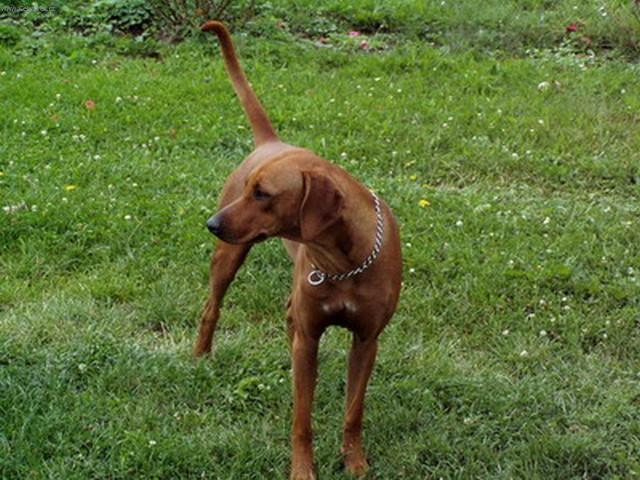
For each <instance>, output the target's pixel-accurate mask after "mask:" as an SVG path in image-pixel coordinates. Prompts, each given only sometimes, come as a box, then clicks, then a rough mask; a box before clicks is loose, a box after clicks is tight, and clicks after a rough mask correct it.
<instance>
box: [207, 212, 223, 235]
mask: <svg viewBox="0 0 640 480" xmlns="http://www.w3.org/2000/svg"><path fill="white" fill-rule="evenodd" d="M207 228H208V229H209V231H210V232H211V233H213V234H214V235H215V236H220V233H222V222H221V221H220V217H219V216H218V215H214V216H213V217H211V218H210V219H209V220H207Z"/></svg>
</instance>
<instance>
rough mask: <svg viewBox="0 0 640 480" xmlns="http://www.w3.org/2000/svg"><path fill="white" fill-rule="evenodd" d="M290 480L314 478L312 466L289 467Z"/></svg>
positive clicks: (310, 479)
mask: <svg viewBox="0 0 640 480" xmlns="http://www.w3.org/2000/svg"><path fill="white" fill-rule="evenodd" d="M289 479H290V480H316V474H315V472H314V471H313V467H298V468H292V469H291V475H290V476H289Z"/></svg>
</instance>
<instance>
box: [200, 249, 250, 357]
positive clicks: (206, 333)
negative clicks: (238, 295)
mask: <svg viewBox="0 0 640 480" xmlns="http://www.w3.org/2000/svg"><path fill="white" fill-rule="evenodd" d="M251 247H252V244H243V245H231V244H229V243H225V242H223V241H218V243H217V245H216V249H215V252H214V254H213V257H212V258H211V269H210V273H209V275H210V282H211V291H210V292H209V298H208V300H207V303H206V305H205V307H204V312H202V318H201V320H200V331H199V332H198V340H197V341H196V345H195V347H194V349H193V353H194V355H195V356H196V357H199V356H202V355H206V354H207V353H209V352H210V351H211V340H212V339H213V332H214V331H215V329H216V325H217V324H218V318H219V317H220V307H221V306H222V299H223V297H224V294H225V293H226V292H227V288H228V287H229V284H230V283H231V281H232V280H233V278H234V277H235V275H236V272H237V271H238V269H239V268H240V266H241V265H242V263H243V262H244V259H245V258H246V257H247V253H249V250H251Z"/></svg>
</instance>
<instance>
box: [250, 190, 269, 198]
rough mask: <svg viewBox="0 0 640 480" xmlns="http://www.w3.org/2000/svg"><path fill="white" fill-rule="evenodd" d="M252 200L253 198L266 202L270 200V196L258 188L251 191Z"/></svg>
mask: <svg viewBox="0 0 640 480" xmlns="http://www.w3.org/2000/svg"><path fill="white" fill-rule="evenodd" d="M253 198H255V199H256V200H267V199H269V198H271V195H269V194H268V193H267V192H265V191H263V190H260V189H259V188H256V189H255V190H254V191H253Z"/></svg>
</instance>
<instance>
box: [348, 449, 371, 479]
mask: <svg viewBox="0 0 640 480" xmlns="http://www.w3.org/2000/svg"><path fill="white" fill-rule="evenodd" d="M342 454H343V455H344V466H345V468H346V469H347V473H349V474H350V475H353V476H354V477H364V476H365V475H366V474H367V470H369V464H368V463H367V457H366V456H365V454H364V451H363V450H362V448H351V449H349V450H347V451H343V452H342Z"/></svg>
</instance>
